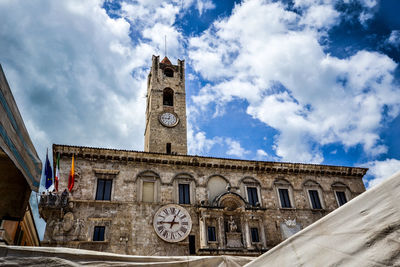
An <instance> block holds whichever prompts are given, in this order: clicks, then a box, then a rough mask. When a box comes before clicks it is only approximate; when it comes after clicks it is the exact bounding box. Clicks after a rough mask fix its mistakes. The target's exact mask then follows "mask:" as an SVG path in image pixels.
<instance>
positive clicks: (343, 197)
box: [336, 191, 347, 206]
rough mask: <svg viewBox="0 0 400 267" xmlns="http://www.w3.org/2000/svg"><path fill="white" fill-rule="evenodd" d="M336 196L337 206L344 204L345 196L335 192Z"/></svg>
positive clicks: (340, 192)
mask: <svg viewBox="0 0 400 267" xmlns="http://www.w3.org/2000/svg"><path fill="white" fill-rule="evenodd" d="M336 196H337V199H338V202H339V206H342V205H344V204H346V202H347V199H346V194H345V193H344V192H343V191H336Z"/></svg>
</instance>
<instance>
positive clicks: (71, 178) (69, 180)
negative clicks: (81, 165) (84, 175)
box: [68, 155, 75, 192]
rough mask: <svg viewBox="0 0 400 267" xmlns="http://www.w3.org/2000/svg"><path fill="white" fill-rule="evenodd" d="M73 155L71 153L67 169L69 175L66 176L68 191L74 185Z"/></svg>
mask: <svg viewBox="0 0 400 267" xmlns="http://www.w3.org/2000/svg"><path fill="white" fill-rule="evenodd" d="M74 175H75V174H74V155H72V164H71V170H70V171H69V177H68V190H69V192H71V191H72V188H73V187H74V180H75V177H74Z"/></svg>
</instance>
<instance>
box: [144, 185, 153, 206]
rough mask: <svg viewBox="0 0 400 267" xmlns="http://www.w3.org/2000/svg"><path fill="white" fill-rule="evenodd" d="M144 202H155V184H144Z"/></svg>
mask: <svg viewBox="0 0 400 267" xmlns="http://www.w3.org/2000/svg"><path fill="white" fill-rule="evenodd" d="M142 201H143V202H154V182H143V190H142Z"/></svg>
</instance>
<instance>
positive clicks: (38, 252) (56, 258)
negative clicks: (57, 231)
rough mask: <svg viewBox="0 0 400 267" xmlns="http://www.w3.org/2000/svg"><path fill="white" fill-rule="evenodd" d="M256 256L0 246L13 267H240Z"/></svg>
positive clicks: (0, 255) (0, 256)
mask: <svg viewBox="0 0 400 267" xmlns="http://www.w3.org/2000/svg"><path fill="white" fill-rule="evenodd" d="M253 259H254V257H238V256H176V257H175V256H174V257H157V256H129V255H121V254H113V253H106V252H97V251H91V250H84V249H72V248H60V247H18V246H0V265H3V264H5V265H14V266H24V265H27V264H28V265H29V266H47V267H49V266H50V267H51V266H54V267H56V266H57V267H58V266H82V265H84V266H96V267H97V266H149V265H150V266H162V267H175V266H177V267H179V266H185V267H187V266H190V267H202V266H219V267H239V266H243V265H244V264H246V263H248V262H250V261H251V260H253Z"/></svg>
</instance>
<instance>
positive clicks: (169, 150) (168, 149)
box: [167, 143, 171, 154]
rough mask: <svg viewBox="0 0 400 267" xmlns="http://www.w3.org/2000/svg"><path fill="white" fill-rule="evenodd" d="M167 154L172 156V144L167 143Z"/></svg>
mask: <svg viewBox="0 0 400 267" xmlns="http://www.w3.org/2000/svg"><path fill="white" fill-rule="evenodd" d="M167 154H171V143H167Z"/></svg>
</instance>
